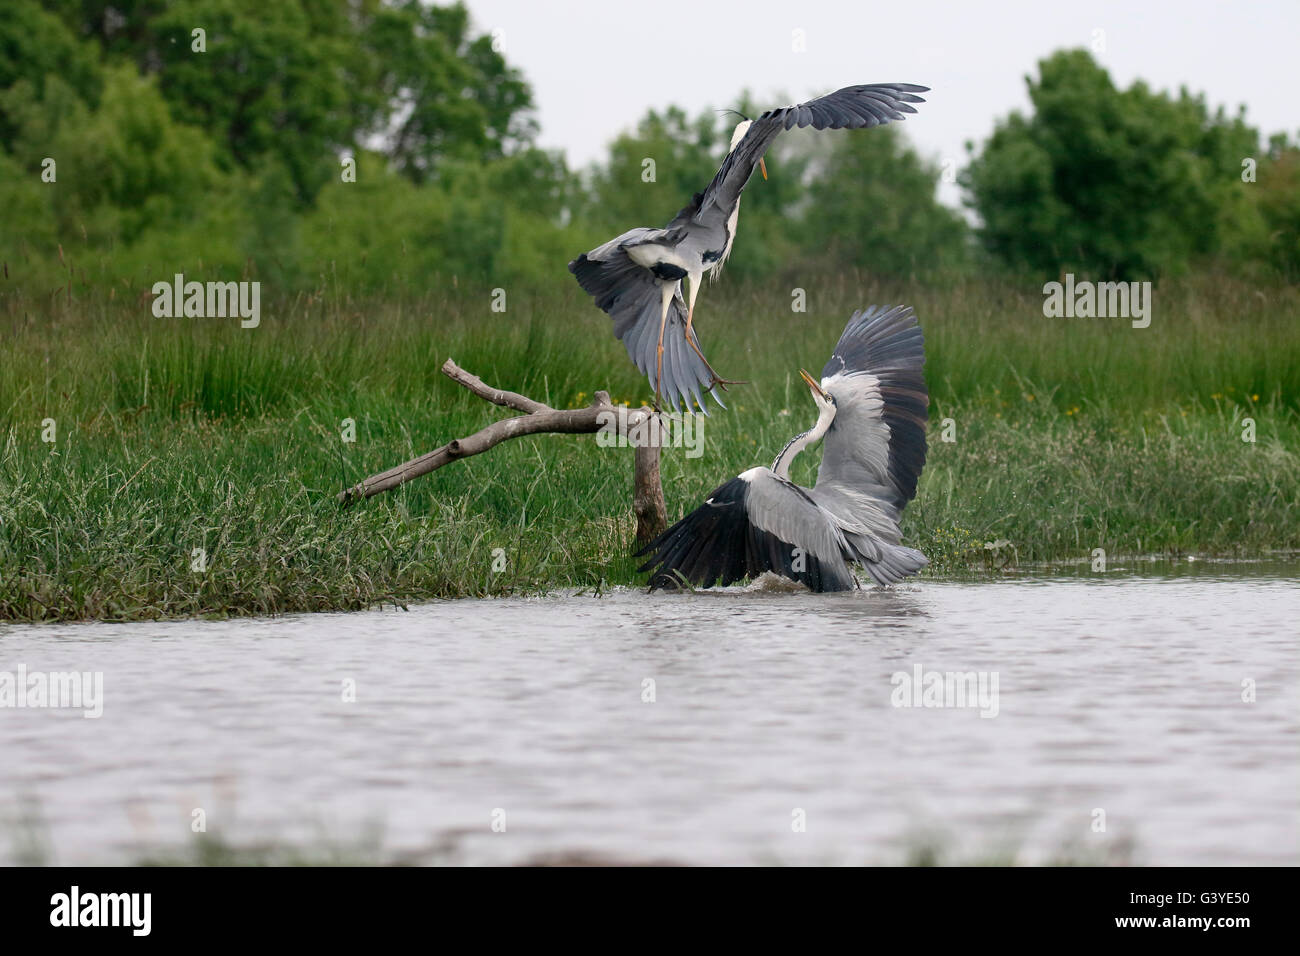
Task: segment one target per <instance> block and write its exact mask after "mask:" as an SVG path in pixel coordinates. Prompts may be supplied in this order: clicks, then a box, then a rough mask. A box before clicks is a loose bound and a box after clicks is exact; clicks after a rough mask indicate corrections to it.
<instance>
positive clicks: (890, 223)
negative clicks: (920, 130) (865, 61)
mask: <svg viewBox="0 0 1300 956" xmlns="http://www.w3.org/2000/svg"><path fill="white" fill-rule="evenodd" d="M939 176H940V169H939V167H938V166H937V165H935V164H934V163H930V162H927V161H925V160H924V159H922V158H921V157H920V156H919V155H917V153H916V151H915V150H913V149H912V148H911V147H910V146H909V145H908V144H907V139H906V136H905V135H904V132H903V129H902V127H900V126H893V125H891V126H884V127H881V128H879V129H873V130H869V131H866V132H849V133H845V134H839V135H836V136H835V138H834V140H833V141H832V144H831V148H830V155H829V157H828V159H827V161H826V162H825V165H824V167H823V168H821V169H820V170H818V171H817V175H816V176H815V178H814V179H813V180H812V183H811V186H810V188H809V193H810V195H809V204H808V208H807V210H806V212H805V214H804V216H803V222H802V227H801V230H800V233H801V238H802V242H803V248H804V249H805V250H807V251H808V252H810V253H817V252H818V251H824V254H826V255H828V256H829V257H830V258H831V259H832V260H833V261H835V262H838V263H840V264H842V265H845V266H855V267H860V268H864V269H867V270H869V271H872V272H877V273H884V274H890V275H908V274H914V273H934V272H940V271H945V270H952V269H956V268H960V267H961V266H962V265H964V264H965V263H966V261H967V252H966V233H967V229H966V223H965V221H964V220H963V219H962V218H961V216H960V215H958V214H957V213H956V212H954V211H953V210H951V209H949V208H948V207H946V206H944V205H943V204H941V203H940V202H939V201H938V199H936V198H935V190H936V188H937V186H938V183H939Z"/></svg>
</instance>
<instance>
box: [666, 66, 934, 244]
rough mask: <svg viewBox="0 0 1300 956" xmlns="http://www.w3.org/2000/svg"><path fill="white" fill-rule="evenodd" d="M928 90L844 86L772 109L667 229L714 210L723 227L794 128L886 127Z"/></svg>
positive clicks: (899, 85) (892, 85) (907, 85)
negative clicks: (767, 157) (777, 142)
mask: <svg viewBox="0 0 1300 956" xmlns="http://www.w3.org/2000/svg"><path fill="white" fill-rule="evenodd" d="M929 89H930V88H929V87H928V86H917V85H916V84H914V83H875V84H868V85H864V86H846V87H844V89H841V90H836V91H835V92H834V93H827V94H826V95H825V96H820V97H818V98H817V99H815V100H809V101H808V102H807V103H800V104H798V105H795V106H784V107H781V108H780V109H774V110H768V111H767V112H766V113H764V114H763V115H762V116H760V117H759V118H758V119H756V120H754V122H753V124H752V125H751V126H750V127H749V130H748V131H747V132H746V133H745V137H744V138H743V139H742V140H741V141H740V142H739V143H737V144H736V148H735V149H733V150H732V151H731V152H730V153H728V154H727V158H726V159H725V160H723V162H722V166H721V167H719V169H718V172H717V174H716V175H715V176H714V177H713V182H711V183H709V185H708V187H707V188H705V190H704V191H703V192H702V193H696V195H695V197H694V198H693V199H692V200H691V204H690V205H689V206H687V207H686V208H685V209H683V210H682V211H681V212H679V213H678V214H677V217H676V218H675V219H674V220H673V221H672V222H670V223H669V224H668V226H667V228H668V229H669V230H670V231H671V230H673V229H674V228H675V227H679V226H681V225H684V224H685V222H686V221H688V220H691V219H695V218H697V217H699V216H701V215H706V214H708V213H709V211H710V210H711V209H714V208H716V209H717V210H718V215H720V217H721V218H720V221H721V222H725V221H726V220H727V219H728V218H729V217H730V216H731V211H732V210H733V209H734V208H735V206H736V203H737V202H739V201H740V194H741V191H742V190H744V188H745V184H746V183H748V182H749V177H750V176H751V175H753V173H754V168H755V167H756V166H757V165H758V161H759V159H761V158H762V156H763V154H764V153H766V152H767V150H768V147H769V146H771V145H772V141H773V140H774V139H776V137H777V136H778V135H779V134H780V133H781V132H782V131H784V130H788V129H790V128H791V127H794V126H798V127H800V128H803V127H806V126H811V127H812V128H813V129H819V130H820V129H865V128H867V127H871V126H883V125H884V124H885V123H889V122H891V121H898V120H902V119H903V118H904V116H903V114H904V113H915V112H916V108H915V107H914V106H912V104H913V103H924V102H925V100H924V99H923V98H922V97H920V96H917V95H916V94H917V93H925V92H927V91H928V90H929Z"/></svg>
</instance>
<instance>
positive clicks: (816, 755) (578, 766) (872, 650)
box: [0, 562, 1300, 864]
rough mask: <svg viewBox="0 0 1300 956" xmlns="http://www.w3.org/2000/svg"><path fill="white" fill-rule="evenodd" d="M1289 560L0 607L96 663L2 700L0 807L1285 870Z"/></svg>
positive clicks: (18, 661)
mask: <svg viewBox="0 0 1300 956" xmlns="http://www.w3.org/2000/svg"><path fill="white" fill-rule="evenodd" d="M1298 574H1300V565H1297V564H1296V563H1294V562H1292V563H1278V562H1273V563H1241V564H1214V565H1205V564H1197V565H1190V566H1188V565H1183V566H1177V567H1173V568H1170V567H1168V566H1160V565H1145V564H1141V563H1139V564H1135V565H1132V566H1131V567H1129V568H1127V569H1119V570H1113V571H1111V572H1110V573H1108V574H1105V575H1102V574H1090V573H1087V572H1079V573H1070V574H1066V575H1064V576H1062V575H1058V574H1048V573H1046V572H1043V573H1040V574H1022V575H1016V576H999V577H994V578H982V577H981V578H976V579H974V580H961V581H956V580H923V581H921V582H919V583H916V584H912V585H910V586H907V587H900V588H896V589H893V590H888V591H882V590H874V589H873V590H864V591H859V592H854V593H847V594H839V595H812V594H808V593H806V592H788V591H785V590H771V589H765V590H753V589H748V590H746V589H739V588H734V589H727V590H724V591H716V592H702V593H698V594H679V595H665V594H661V593H660V594H654V595H647V594H645V593H644V592H643V591H638V590H618V591H615V592H612V593H607V594H605V595H603V596H593V595H591V594H582V595H573V594H559V595H553V596H549V597H545V598H536V599H522V598H521V599H504V600H488V601H455V602H439V603H432V604H427V605H422V606H413V607H412V608H411V609H410V611H409V612H403V611H398V610H386V611H382V612H369V613H362V614H321V615H304V616H293V617H286V618H280V619H263V620H240V621H233V622H197V621H185V622H168V623H158V624H121V625H106V624H78V625H57V626H56V625H41V626H26V625H21V626H20V625H0V672H3V671H6V670H8V671H11V672H12V671H15V669H16V668H17V667H18V666H19V665H25V666H26V668H27V670H28V671H29V672H30V671H38V670H39V671H65V670H77V671H100V672H102V673H103V682H104V705H103V708H104V709H103V715H102V717H100V718H98V719H85V718H83V717H82V716H81V714H80V712H78V711H73V710H67V709H64V710H57V709H45V710H40V709H26V708H24V709H10V708H0V814H2V815H3V816H5V817H7V818H8V819H9V821H10V822H9V823H8V824H7V826H6V829H7V830H8V831H9V832H10V834H11V836H14V834H15V832H16V831H17V830H21V829H23V826H24V825H19V824H15V823H14V822H13V820H14V818H15V816H17V815H20V814H21V812H22V808H23V807H29V808H30V807H33V806H34V807H36V808H37V809H38V812H39V817H40V823H39V830H40V832H41V835H42V836H43V838H44V839H45V841H46V842H47V844H48V847H49V852H50V855H51V857H52V860H53V862H57V863H99V862H110V863H111V862H124V861H129V860H131V859H133V858H135V857H137V856H138V855H139V854H140V853H141V852H142V849H143V848H146V847H157V846H158V845H163V846H168V845H179V844H181V843H183V842H184V841H186V840H188V839H190V834H191V820H192V814H193V810H194V809H195V808H202V809H203V811H204V813H205V814H206V820H207V826H208V828H209V829H210V830H214V831H215V830H220V831H221V832H223V833H225V834H226V835H227V836H230V837H232V838H234V839H235V840H237V841H241V840H243V841H251V840H259V839H264V838H271V839H277V840H290V841H307V842H311V841H312V840H314V839H317V838H319V836H320V835H321V834H322V833H323V834H327V835H329V836H330V837H331V838H339V839H347V838H349V836H350V835H355V834H358V833H361V832H363V831H364V829H365V827H366V825H367V824H368V823H376V822H380V823H382V825H383V830H384V832H383V846H384V848H385V853H388V854H392V855H394V856H399V857H400V856H401V855H402V854H404V853H407V854H410V858H411V859H419V860H428V859H430V858H431V857H430V856H429V852H430V851H429V848H430V847H434V846H438V845H442V846H448V845H449V846H452V847H454V852H453V853H452V855H451V856H450V857H444V859H451V860H453V861H455V862H465V863H497V862H520V861H526V860H530V859H535V858H537V857H538V856H540V855H545V854H554V853H582V854H589V855H590V854H594V855H597V856H599V857H601V858H605V859H626V860H647V859H662V860H671V861H677V862H684V863H759V862H768V861H779V862H785V863H892V862H900V861H902V860H904V859H906V858H907V855H908V852H909V849H908V848H909V846H912V845H914V844H916V843H917V842H918V840H919V839H921V838H922V835H923V834H924V835H927V836H925V837H924V839H925V840H931V839H933V840H937V841H938V842H939V843H940V845H941V846H942V847H943V850H944V853H945V855H946V857H945V858H946V859H949V860H951V861H953V862H961V861H964V860H971V859H977V858H982V857H987V856H989V855H990V854H992V853H996V852H997V851H999V850H1001V849H1005V848H1013V849H1014V850H1015V851H1016V852H1017V853H1018V854H1019V858H1020V859H1022V860H1024V861H1030V862H1032V861H1043V860H1050V859H1052V858H1053V857H1054V856H1056V855H1058V854H1060V853H1061V852H1066V853H1068V854H1069V855H1071V856H1072V857H1074V858H1077V859H1087V860H1092V859H1101V860H1110V861H1112V862H1115V861H1120V862H1122V861H1124V860H1127V859H1132V860H1133V861H1134V862H1140V863H1153V864H1260V863H1274V864H1278V863H1281V864H1295V863H1297V862H1300V849H1298V837H1297V793H1298V792H1300V790H1298V788H1297V783H1300V779H1298V778H1300V773H1298V772H1297V767H1298V763H1297V729H1298V724H1300V655H1298V654H1297V630H1298V624H1297V621H1298V620H1300V589H1297V586H1296V579H1297V576H1298ZM917 665H920V667H921V668H922V674H923V675H927V674H929V673H931V672H939V673H940V674H942V673H944V672H954V673H966V672H973V673H975V674H977V675H978V674H983V675H984V677H985V679H986V684H985V688H986V689H988V688H989V686H990V685H989V683H988V681H989V679H991V677H992V676H993V675H996V678H997V699H996V716H993V717H982V716H981V715H980V714H981V711H980V709H979V708H978V707H953V706H947V707H900V706H894V704H895V703H896V702H897V701H896V700H892V698H895V697H896V694H895V691H896V689H897V684H896V683H895V681H894V678H895V675H897V674H900V673H903V674H908V675H911V674H913V673H914V668H915V667H916V666H917ZM346 681H351V682H355V698H356V699H355V701H347V700H344V696H345V695H344V686H345V682H346ZM647 681H653V685H652V690H653V693H652V694H651V685H649V684H647ZM1244 682H1245V683H1244ZM1249 682H1253V688H1254V695H1255V699H1254V701H1253V702H1247V701H1243V699H1242V698H1243V688H1244V687H1246V688H1248V687H1250V686H1251V684H1250V683H1249ZM651 696H653V700H650V699H649V698H650V697H651ZM1247 696H1249V694H1247ZM986 711H987V708H986ZM497 811H504V823H505V832H493V829H492V824H493V820H494V818H495V819H496V820H497V821H498V822H499V821H500V820H501V814H500V813H499V812H497ZM1098 811H1104V821H1105V831H1104V832H1098V831H1097V830H1095V829H1094V827H1095V826H1096V824H1095V821H1098V820H1100V819H1101V817H1100V816H1099V815H1098ZM494 814H495V817H494ZM800 819H802V820H803V821H805V828H804V829H803V831H802V832H797V830H796V827H795V826H794V825H792V824H793V823H794V822H796V821H798V820H800ZM26 826H28V827H30V824H28V825H26ZM3 837H4V834H3V833H0V854H5V855H6V858H7V859H13V858H14V854H15V853H16V852H18V851H17V850H16V849H15V845H16V843H17V842H20V841H19V840H18V837H14V838H13V839H11V840H9V841H6V840H4V839H3Z"/></svg>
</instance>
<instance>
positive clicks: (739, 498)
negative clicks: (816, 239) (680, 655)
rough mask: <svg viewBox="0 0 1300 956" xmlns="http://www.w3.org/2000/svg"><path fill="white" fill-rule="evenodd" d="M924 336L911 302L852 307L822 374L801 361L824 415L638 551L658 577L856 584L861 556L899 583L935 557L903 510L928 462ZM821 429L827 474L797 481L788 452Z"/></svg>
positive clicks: (817, 587) (838, 587)
mask: <svg viewBox="0 0 1300 956" xmlns="http://www.w3.org/2000/svg"><path fill="white" fill-rule="evenodd" d="M924 364H925V342H924V339H923V337H922V335H921V327H920V326H919V325H918V324H917V322H916V316H915V314H914V313H913V312H912V309H911V307H907V306H897V307H893V308H891V307H888V306H885V307H882V308H875V307H872V308H869V309H867V310H866V311H865V312H854V313H853V316H852V317H851V318H850V319H849V322H848V325H847V326H846V327H845V329H844V334H843V335H841V336H840V341H839V344H838V345H836V346H835V351H834V352H833V353H832V354H831V357H830V361H828V362H827V363H826V367H825V368H824V369H822V377H821V381H820V382H819V381H817V380H816V379H814V378H813V377H812V376H811V375H809V374H808V373H807V372H805V371H803V370H802V369H801V370H800V372H799V374H800V375H802V376H803V379H804V381H805V382H807V383H808V387H809V388H810V389H811V390H812V398H813V402H814V403H816V405H817V410H818V415H817V423H816V424H815V425H813V427H812V428H810V429H809V430H808V431H806V432H804V433H803V434H801V435H797V436H795V437H794V438H792V439H791V440H790V442H789V444H787V445H786V446H785V448H783V449H781V453H780V454H779V455H777V456H776V461H774V462H773V463H772V467H771V469H770V470H769V469H767V468H751V469H750V470H749V471H746V472H745V473H744V474H742V475H739V476H738V477H736V478H732V479H731V480H730V481H727V482H725V483H724V484H722V485H719V486H718V487H717V488H715V489H714V490H713V491H712V492H711V493H710V494H709V496H708V499H707V500H706V501H705V502H704V504H703V505H701V506H700V507H699V508H697V509H695V510H694V511H692V512H691V513H690V514H688V515H687V516H686V517H685V518H683V519H682V520H681V521H678V522H677V523H676V524H675V525H673V526H672V527H671V528H669V529H668V530H667V531H665V532H664V533H663V534H662V535H660V536H659V537H658V538H656V539H655V540H654V541H651V542H650V543H649V544H648V545H646V546H645V547H644V548H642V549H641V550H640V551H638V552H637V556H645V555H647V554H648V555H650V558H649V560H648V561H646V563H645V564H643V565H642V566H641V568H640V569H639V570H641V571H649V572H650V574H651V578H650V586H651V587H652V588H655V587H665V588H672V587H675V586H677V585H678V584H680V583H681V581H683V580H684V581H686V582H689V583H690V584H692V585H695V586H696V587H711V586H712V585H713V584H714V582H716V581H721V583H722V585H723V586H726V585H728V584H732V583H734V582H736V581H739V580H740V579H742V578H745V577H757V576H758V575H760V574H762V573H763V572H765V571H773V572H775V573H777V574H780V575H783V576H785V577H787V578H791V579H793V580H795V581H800V582H802V583H803V584H806V585H807V586H808V587H809V588H810V589H811V590H813V591H844V590H848V589H849V588H852V587H855V586H856V585H857V580H856V579H855V578H854V576H853V571H852V566H853V565H854V564H858V565H861V566H862V567H863V568H864V569H865V570H866V572H867V574H868V575H870V576H871V578H872V579H873V580H875V581H876V582H877V583H878V584H894V583H896V582H898V581H901V580H902V579H903V578H904V577H907V576H908V575H911V574H915V573H916V572H917V571H919V570H920V569H921V568H922V567H924V566H925V565H926V564H927V563H928V562H927V560H926V557H925V555H923V554H921V552H920V551H916V550H913V549H912V548H908V547H904V546H903V545H902V544H900V543H899V541H900V532H899V519H900V517H901V515H902V512H903V508H904V507H905V506H906V504H907V503H908V502H909V501H911V500H912V498H913V497H915V496H916V482H917V478H918V477H919V476H920V474H921V469H922V468H923V467H924V465H925V452H926V441H925V423H926V419H927V416H928V411H927V409H928V407H929V404H930V396H929V392H928V391H927V389H926V386H925V378H924V376H923V374H922V367H923V365H924ZM818 439H822V442H823V446H822V460H821V465H820V467H819V468H818V471H817V483H816V484H815V485H814V486H813V487H811V488H803V487H801V486H799V485H796V484H794V483H793V482H792V481H791V480H790V462H791V461H793V460H794V457H795V455H797V454H799V452H801V451H802V450H803V449H804V448H806V447H808V446H809V445H811V444H813V443H814V442H816V441H817V440H818Z"/></svg>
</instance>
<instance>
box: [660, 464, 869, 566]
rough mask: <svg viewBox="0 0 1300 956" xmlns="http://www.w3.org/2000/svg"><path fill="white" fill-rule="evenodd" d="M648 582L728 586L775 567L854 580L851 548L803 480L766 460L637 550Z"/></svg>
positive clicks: (711, 494)
mask: <svg viewBox="0 0 1300 956" xmlns="http://www.w3.org/2000/svg"><path fill="white" fill-rule="evenodd" d="M637 555H638V556H645V555H649V556H650V557H649V560H648V561H646V563H645V564H643V565H642V566H641V568H640V569H639V570H641V571H649V572H650V575H651V576H650V584H651V587H674V586H676V584H677V575H681V577H682V578H684V579H685V580H687V581H689V582H690V583H691V584H693V585H695V586H696V587H712V586H713V584H714V583H715V582H721V584H722V585H723V586H724V587H725V586H726V585H728V584H733V583H735V582H736V581H739V580H741V579H742V578H746V577H749V578H753V577H757V576H758V575H760V574H762V573H763V572H764V571H774V572H776V573H777V574H780V575H782V576H784V577H787V578H790V579H792V580H795V581H800V582H802V583H803V584H805V585H807V586H808V587H809V588H810V589H811V590H813V591H844V590H848V589H849V588H852V587H854V585H855V584H856V581H855V580H854V578H853V572H852V571H851V570H850V568H849V564H848V562H849V560H851V559H852V558H853V557H854V552H853V550H852V549H851V547H850V546H849V543H848V542H847V541H846V540H845V538H844V536H843V534H841V532H840V530H839V529H838V527H837V526H836V524H835V522H834V521H832V520H831V518H830V516H829V515H827V514H826V513H825V512H824V511H823V510H822V509H821V508H819V507H818V506H817V504H816V503H815V502H814V501H813V500H812V499H811V498H810V497H809V495H808V492H807V490H806V489H804V488H800V487H799V486H798V485H795V484H793V483H791V482H789V481H785V480H784V479H781V478H778V477H777V476H776V475H775V474H773V473H772V471H771V470H769V469H767V468H751V469H750V470H749V471H747V472H745V473H744V474H742V475H740V476H738V477H736V478H733V479H731V480H730V481H728V482H726V483H724V484H722V485H719V486H718V487H717V488H715V489H714V490H713V491H712V492H711V493H710V494H709V497H708V499H707V500H706V501H705V502H704V504H702V505H701V506H700V507H698V508H696V509H695V510H694V511H692V512H691V513H690V514H688V515H687V516H686V517H684V518H682V520H681V521H678V522H677V523H676V524H675V525H673V526H672V527H671V528H669V529H668V530H667V531H665V532H664V533H663V534H661V535H660V536H659V537H658V538H656V539H655V540H654V541H651V542H650V543H649V544H648V545H646V546H645V547H644V548H642V549H641V550H640V551H638V552H637Z"/></svg>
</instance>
